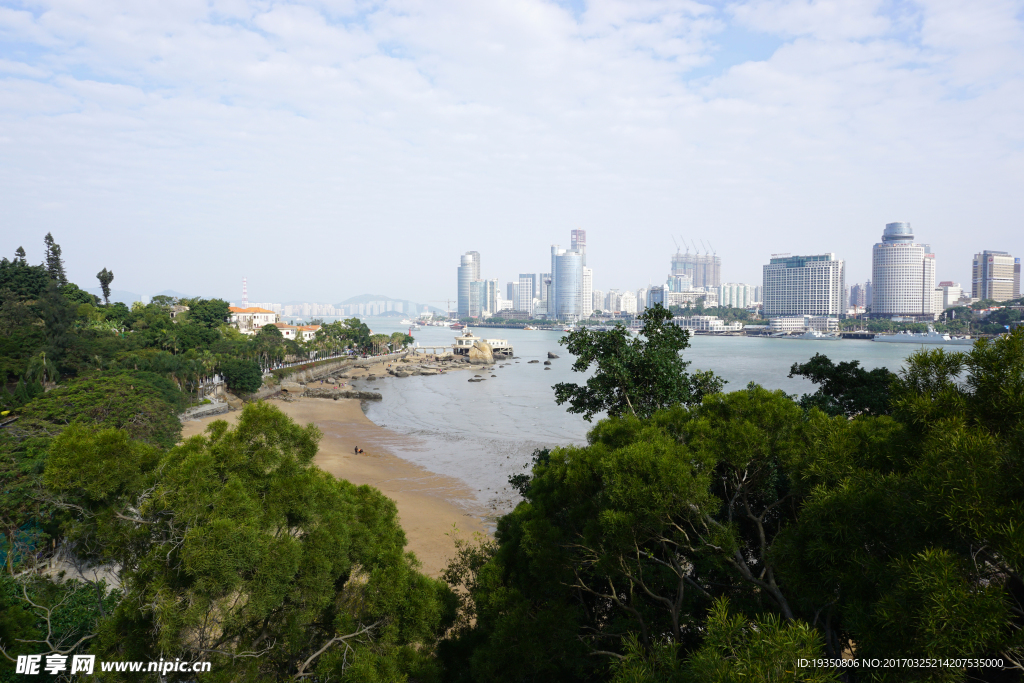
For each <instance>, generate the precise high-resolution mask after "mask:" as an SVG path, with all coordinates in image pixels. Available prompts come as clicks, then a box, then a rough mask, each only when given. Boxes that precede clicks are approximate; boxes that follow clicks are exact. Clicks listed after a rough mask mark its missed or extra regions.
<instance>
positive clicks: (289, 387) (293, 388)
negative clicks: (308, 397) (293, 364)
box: [281, 382, 306, 394]
mask: <svg viewBox="0 0 1024 683" xmlns="http://www.w3.org/2000/svg"><path fill="white" fill-rule="evenodd" d="M305 390H306V387H304V386H302V385H301V384H299V383H298V382H281V391H287V392H288V393H289V394H301V393H302V392H303V391H305Z"/></svg>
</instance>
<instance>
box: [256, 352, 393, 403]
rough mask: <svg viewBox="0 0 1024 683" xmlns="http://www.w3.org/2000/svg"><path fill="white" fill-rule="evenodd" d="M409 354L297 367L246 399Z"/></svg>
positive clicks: (341, 360) (351, 359)
mask: <svg viewBox="0 0 1024 683" xmlns="http://www.w3.org/2000/svg"><path fill="white" fill-rule="evenodd" d="M408 355H409V351H399V352H398V353H389V354H386V355H383V356H371V357H369V358H345V359H341V358H339V359H338V360H335V361H331V362H329V363H321V364H319V365H314V366H313V367H311V368H306V369H304V370H299V369H298V368H296V370H295V372H290V373H288V374H287V375H285V376H284V377H283V378H281V380H280V381H275V382H274V385H273V386H264V387H262V388H260V390H259V391H257V392H256V393H254V394H250V395H249V396H246V399H247V400H250V401H257V400H259V399H261V398H266V397H268V396H270V395H272V394H276V393H277V392H278V391H280V385H281V384H284V383H285V382H299V383H306V382H312V381H315V380H318V379H320V378H321V377H327V376H328V375H333V374H334V373H336V372H342V371H344V370H348V369H351V368H364V367H367V366H369V365H376V364H378V363H388V362H392V361H396V360H398V359H399V358H405V357H406V356H408Z"/></svg>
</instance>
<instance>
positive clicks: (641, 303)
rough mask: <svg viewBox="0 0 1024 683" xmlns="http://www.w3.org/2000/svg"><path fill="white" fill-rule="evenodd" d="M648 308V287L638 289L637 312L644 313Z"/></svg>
mask: <svg viewBox="0 0 1024 683" xmlns="http://www.w3.org/2000/svg"><path fill="white" fill-rule="evenodd" d="M646 309H647V288H646V287H641V288H640V289H638V290H636V312H637V313H643V312H644V311H645V310H646Z"/></svg>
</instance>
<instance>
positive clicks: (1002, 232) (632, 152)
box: [0, 0, 1024, 308]
mask: <svg viewBox="0 0 1024 683" xmlns="http://www.w3.org/2000/svg"><path fill="white" fill-rule="evenodd" d="M1022 19H1024V3H1022V2H1011V1H1006V2H1000V1H995V0H993V1H991V2H979V3H970V4H965V3H954V2H951V1H950V0H941V1H940V0H929V1H923V2H901V1H899V0H895V1H885V2H883V1H881V0H878V1H870V0H868V1H846V2H844V1H840V0H832V1H826V0H820V1H817V2H807V1H803V0H750V1H747V2H734V3H733V2H730V3H721V2H714V3H711V2H707V3H700V2H659V1H655V0H652V1H649V2H593V3H585V2H541V1H539V0H519V1H517V2H512V3H493V4H488V3H472V2H454V1H453V2H440V3H430V4H420V3H416V2H412V1H411V0H409V1H406V0H399V1H395V2H382V3H375V4H369V3H363V2H357V1H355V0H351V1H345V0H342V1H340V2H319V1H311V2H308V3H274V4H268V3H263V2H247V1H246V0H230V1H229V0H213V1H212V2H208V3H207V2H204V3H193V2H186V3H171V4H149V5H144V4H136V5H131V6H128V5H123V4H122V3H108V2H101V1H99V0H93V1H88V0H86V1H75V2H72V1H71V0H41V1H33V0H24V1H22V0H13V1H11V0H7V1H3V0H0V128H2V129H0V186H2V189H0V200H2V206H3V211H2V212H0V235H2V237H0V256H6V257H8V258H10V257H11V256H13V254H14V250H15V249H16V248H17V247H18V246H24V248H25V249H26V251H27V252H28V258H29V260H30V261H31V262H33V263H38V262H40V261H41V260H42V254H43V236H44V235H45V234H46V233H47V232H52V233H53V236H54V238H55V239H56V241H57V242H58V243H59V244H60V245H61V246H62V248H63V254H64V258H65V260H66V264H67V267H68V275H69V277H70V278H71V279H72V280H73V281H75V282H76V283H78V284H80V285H81V286H83V287H93V286H95V285H96V279H95V275H94V274H95V273H96V272H98V271H99V270H100V269H102V268H104V267H106V268H109V269H111V270H112V271H114V273H115V281H114V283H113V285H112V286H113V288H114V289H117V290H122V291H128V292H137V293H139V294H142V295H146V296H151V295H152V294H151V293H155V292H159V291H162V290H167V289H171V290H178V291H182V292H192V293H196V294H200V295H204V296H217V297H226V298H228V299H229V300H240V299H241V279H242V277H247V278H248V286H249V299H250V301H259V302H266V301H275V302H277V301H281V302H283V301H288V300H297V301H309V302H314V301H316V302H322V303H331V302H339V301H341V300H343V299H346V298H348V297H351V296H355V295H359V294H363V293H367V292H380V293H382V294H385V295H387V296H389V297H391V298H396V299H408V300H412V301H416V302H419V303H429V304H432V305H435V306H439V307H441V308H443V307H444V303H443V301H444V300H445V299H449V298H451V299H454V298H455V292H456V267H457V266H458V263H459V255H460V254H461V253H463V252H465V251H468V250H476V251H479V252H480V253H481V261H482V277H484V278H487V279H490V278H497V279H498V281H499V283H500V284H501V286H502V288H504V285H505V283H506V282H508V281H509V280H512V279H514V278H515V277H516V276H517V275H518V274H519V273H520V272H545V271H547V270H548V269H549V266H548V264H549V250H550V245H551V244H553V243H557V244H561V245H562V246H564V247H566V246H568V242H569V231H570V230H571V229H573V228H583V229H585V230H586V231H587V236H588V246H587V257H588V265H589V266H591V267H592V268H593V269H594V287H595V289H600V290H605V291H606V290H608V289H610V288H617V289H620V290H625V289H629V290H635V289H636V288H637V287H640V286H646V285H647V284H648V283H649V282H653V283H655V284H658V283H660V282H663V281H664V277H665V275H666V273H667V272H668V269H669V257H670V255H671V254H672V253H673V252H674V251H675V245H674V244H673V240H672V238H673V237H675V238H676V239H677V240H678V239H679V238H680V236H682V237H684V238H686V239H687V240H694V241H699V240H700V239H703V240H704V241H705V242H706V243H710V246H711V247H713V248H714V250H715V251H716V252H717V254H718V255H719V256H720V257H721V258H722V279H723V281H728V282H746V283H748V284H760V280H761V266H762V265H764V264H765V263H767V261H768V258H769V257H770V255H771V254H773V253H780V252H790V253H794V254H815V253H823V252H835V253H836V254H837V255H838V256H839V257H840V258H843V259H844V260H845V261H846V263H847V283H848V284H852V283H854V282H858V281H863V280H865V279H867V278H868V277H870V255H871V245H872V244H874V243H875V242H876V241H878V240H879V238H880V236H881V233H882V229H883V227H884V225H885V223H887V222H892V221H909V222H910V223H911V225H912V226H913V227H914V231H915V235H916V238H917V240H918V241H920V242H924V243H929V244H931V245H933V248H934V251H935V253H936V255H937V259H936V260H937V273H936V275H937V280H955V281H958V282H960V283H961V284H963V285H964V286H965V287H968V288H969V286H970V279H969V278H970V259H971V256H972V255H973V254H974V253H975V252H978V251H981V250H983V249H994V250H1003V251H1008V252H1010V253H1012V254H1014V255H1016V256H1024V253H1022V252H1024V245H1022V243H1021V242H1022V240H1021V236H1020V235H1021V234H1022V233H1024V230H1022V229H1021V226H1020V223H1021V219H1020V216H1021V215H1022V209H1024V192H1021V190H1020V188H1021V187H1024V125H1022V123H1024V106H1022V105H1024V74H1022V71H1024V67H1022V66H1021V65H1022V64H1024V21H1022ZM698 244H699V242H698ZM231 292H235V294H234V295H231V294H230V293H231ZM438 302H441V303H438Z"/></svg>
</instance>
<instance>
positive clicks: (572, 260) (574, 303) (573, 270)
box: [548, 250, 583, 320]
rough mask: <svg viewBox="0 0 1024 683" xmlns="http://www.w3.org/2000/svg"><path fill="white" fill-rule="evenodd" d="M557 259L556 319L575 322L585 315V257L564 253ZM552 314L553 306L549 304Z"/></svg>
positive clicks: (558, 255) (575, 252)
mask: <svg viewBox="0 0 1024 683" xmlns="http://www.w3.org/2000/svg"><path fill="white" fill-rule="evenodd" d="M559 251H560V253H559V254H557V255H556V257H555V267H554V269H553V270H554V272H555V275H554V277H555V306H554V310H555V317H557V318H559V319H562V320H575V319H578V318H579V317H580V316H581V315H582V314H583V301H582V296H583V255H582V254H580V253H579V252H578V251H572V250H570V251H562V250H559ZM548 311H549V313H550V311H551V306H550V304H549V306H548Z"/></svg>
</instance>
